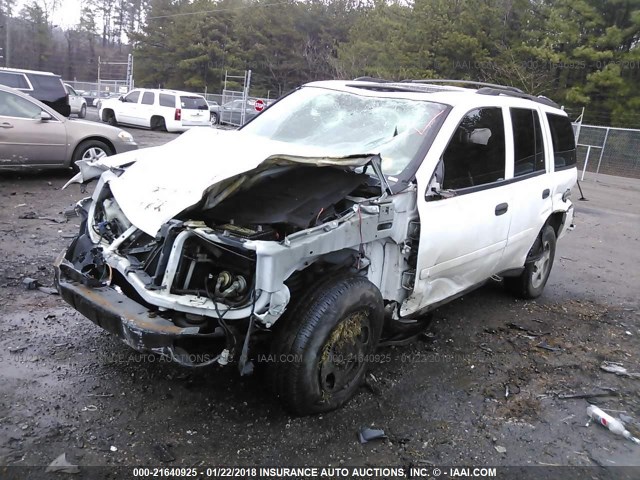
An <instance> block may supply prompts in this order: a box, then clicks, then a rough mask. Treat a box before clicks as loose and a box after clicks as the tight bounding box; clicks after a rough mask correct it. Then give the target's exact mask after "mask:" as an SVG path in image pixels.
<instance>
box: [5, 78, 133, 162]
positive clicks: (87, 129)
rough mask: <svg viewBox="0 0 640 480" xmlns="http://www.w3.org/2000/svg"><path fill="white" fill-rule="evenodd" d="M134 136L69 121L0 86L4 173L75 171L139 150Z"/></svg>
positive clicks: (107, 126) (12, 90)
mask: <svg viewBox="0 0 640 480" xmlns="http://www.w3.org/2000/svg"><path fill="white" fill-rule="evenodd" d="M137 148H138V145H137V144H136V143H135V141H134V140H133V137H132V136H131V134H130V133H128V132H125V131H124V130H121V129H119V128H116V127H111V126H109V125H102V124H99V123H95V122H87V121H83V120H75V119H68V118H65V117H64V116H62V115H60V114H59V113H57V112H56V111H55V110H53V109H51V108H49V107H47V106H46V105H45V104H43V103H42V102H39V101H38V100H36V99H34V98H32V97H30V96H28V95H25V94H23V93H22V92H19V91H18V90H15V89H13V88H10V87H5V86H2V85H0V169H7V168H16V167H25V166H27V167H36V168H60V167H74V168H75V164H74V162H76V161H78V160H97V159H98V158H101V157H104V156H108V155H114V154H116V153H122V152H127V151H129V150H135V149H137Z"/></svg>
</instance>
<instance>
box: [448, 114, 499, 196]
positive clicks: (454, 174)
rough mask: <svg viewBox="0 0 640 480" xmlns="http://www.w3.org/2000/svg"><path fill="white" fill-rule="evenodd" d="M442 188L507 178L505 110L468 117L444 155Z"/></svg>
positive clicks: (461, 124)
mask: <svg viewBox="0 0 640 480" xmlns="http://www.w3.org/2000/svg"><path fill="white" fill-rule="evenodd" d="M442 161H443V166H444V172H443V181H442V187H443V188H444V189H447V190H449V189H450V190H456V189H459V188H467V187H475V186H478V185H485V184H487V183H492V182H495V181H497V180H503V179H504V175H505V148H504V121H503V118H502V109H501V108H495V107H490V108H478V109H476V110H472V111H471V112H469V113H467V114H466V115H465V117H464V118H463V119H462V121H461V122H460V125H458V128H457V129H456V132H455V133H454V135H453V137H452V138H451V140H450V141H449V145H447V148H446V150H445V151H444V154H443V155H442Z"/></svg>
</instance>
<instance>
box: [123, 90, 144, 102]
mask: <svg viewBox="0 0 640 480" xmlns="http://www.w3.org/2000/svg"><path fill="white" fill-rule="evenodd" d="M138 98H140V90H134V91H133V92H131V93H130V94H129V95H127V96H126V97H124V101H125V103H138Z"/></svg>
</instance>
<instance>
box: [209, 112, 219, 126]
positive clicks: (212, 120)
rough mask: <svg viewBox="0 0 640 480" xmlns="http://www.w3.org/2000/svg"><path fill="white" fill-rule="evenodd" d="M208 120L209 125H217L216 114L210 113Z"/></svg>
mask: <svg viewBox="0 0 640 480" xmlns="http://www.w3.org/2000/svg"><path fill="white" fill-rule="evenodd" d="M210 119H211V125H217V124H218V114H217V113H212V114H211V115H210Z"/></svg>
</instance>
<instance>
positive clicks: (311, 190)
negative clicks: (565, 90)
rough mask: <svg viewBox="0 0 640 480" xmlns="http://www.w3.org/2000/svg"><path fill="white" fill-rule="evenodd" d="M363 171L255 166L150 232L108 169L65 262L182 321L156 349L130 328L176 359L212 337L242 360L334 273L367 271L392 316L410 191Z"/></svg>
mask: <svg viewBox="0 0 640 480" xmlns="http://www.w3.org/2000/svg"><path fill="white" fill-rule="evenodd" d="M368 168H370V167H369V166H368V165H365V166H364V167H344V168H340V167H318V166H309V165H300V164H291V163H288V164H284V165H276V166H272V167H270V168H267V169H256V170H255V171H254V172H252V174H251V175H246V174H245V175H243V179H242V182H234V179H232V180H230V181H229V182H228V185H231V186H232V187H233V188H229V189H228V190H231V191H230V192H225V191H224V190H222V192H221V190H220V189H218V190H216V191H215V192H212V193H210V194H209V195H208V196H207V195H205V196H204V197H203V198H202V200H201V201H200V202H199V203H198V204H196V205H193V206H191V207H189V208H187V209H185V210H184V211H183V212H181V213H180V214H179V215H177V216H176V217H175V218H173V219H171V220H169V221H168V222H166V223H165V224H163V225H162V227H161V228H160V230H159V231H158V232H157V234H156V235H155V236H151V235H149V234H147V233H145V232H144V231H142V230H141V229H139V228H136V227H135V226H133V225H132V224H131V222H130V221H129V220H128V218H127V216H126V215H125V214H124V213H123V211H122V209H121V208H120V207H119V205H118V203H117V201H116V199H115V198H114V196H113V193H112V192H111V188H110V180H111V179H113V178H117V176H118V173H119V172H114V171H108V172H105V173H104V174H103V175H102V176H101V177H100V180H99V182H98V185H97V187H96V190H95V192H94V195H93V197H92V198H88V199H85V200H84V201H83V202H81V203H80V204H79V205H78V210H79V212H80V214H81V215H82V216H83V217H84V219H85V220H84V222H85V225H84V228H83V232H81V234H80V235H79V236H78V238H77V239H76V240H75V241H74V243H73V244H72V245H71V247H70V248H69V250H68V251H67V253H66V255H65V258H64V260H63V261H62V263H61V264H60V269H61V271H62V272H63V273H64V274H66V275H68V276H69V277H70V278H72V279H74V280H75V281H79V282H81V283H83V284H84V285H87V286H90V287H92V288H96V287H98V288H107V289H111V290H115V291H116V292H117V293H118V294H120V295H121V296H126V297H128V298H130V299H132V300H134V301H135V302H136V304H138V305H142V306H143V307H144V308H145V309H147V310H148V312H149V314H150V315H151V318H152V319H153V321H155V322H158V321H161V322H166V323H167V324H171V325H173V326H176V327H178V328H179V329H181V334H180V336H179V341H175V340H174V341H173V342H172V343H171V344H166V345H162V346H158V347H154V346H151V347H149V345H147V344H146V343H145V342H144V341H142V339H141V337H140V338H135V333H132V332H128V333H127V335H125V341H127V343H129V344H130V346H132V347H134V348H136V349H138V350H153V351H156V352H158V353H162V354H165V355H169V356H171V357H172V358H174V359H175V360H178V361H180V355H179V352H184V351H188V352H193V351H194V350H197V349H198V348H200V346H199V344H203V345H206V346H205V348H206V350H207V351H209V349H210V348H211V347H212V345H213V344H217V345H218V347H216V349H217V350H218V353H217V354H216V355H215V356H213V357H211V358H212V359H213V360H215V361H217V362H218V363H222V364H224V363H226V362H228V361H229V360H230V359H233V358H237V357H239V356H241V352H242V350H243V349H244V350H245V352H244V353H245V357H246V349H247V348H248V342H249V337H250V336H252V339H253V337H259V336H260V335H261V334H265V333H268V331H269V330H270V329H271V328H272V327H273V325H274V324H275V323H276V322H277V321H278V319H279V318H280V317H281V316H282V314H283V313H284V311H285V310H286V308H287V305H288V304H289V302H290V299H291V297H292V296H295V295H296V294H297V293H298V292H299V291H302V290H303V289H305V288H308V286H309V285H310V284H312V283H313V282H314V281H317V280H318V279H320V278H323V277H327V276H330V275H335V274H336V273H337V272H340V271H352V272H360V274H361V275H365V276H367V277H368V278H369V280H370V281H371V282H372V283H374V284H375V285H376V286H378V288H380V291H381V292H382V294H383V298H384V299H385V300H386V301H387V303H388V306H389V313H390V315H391V316H394V317H395V318H396V319H397V318H398V315H397V310H398V308H397V307H398V305H399V304H400V303H401V302H402V301H403V300H404V299H405V298H406V297H407V295H408V294H409V293H410V292H411V290H412V288H413V279H414V276H415V256H416V252H417V248H416V247H415V246H412V242H416V243H417V240H418V234H417V233H416V232H417V229H419V222H418V219H417V212H416V206H415V188H408V189H407V190H406V191H405V192H403V193H402V194H399V195H394V196H390V197H389V196H387V195H386V194H385V192H384V189H383V187H382V186H381V181H380V179H379V178H377V177H376V176H375V175H372V174H369V173H367V169H368ZM369 172H371V171H369ZM212 198H215V200H214V201H212ZM412 232H413V233H412ZM127 339H129V340H127ZM204 340H206V341H205V342H204V343H203V341H204ZM241 346H242V347H243V348H241ZM182 363H185V364H189V363H190V362H186V361H185V362H182ZM189 366H195V365H189ZM244 368H246V358H245V360H244V361H243V362H241V370H242V369H244Z"/></svg>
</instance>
